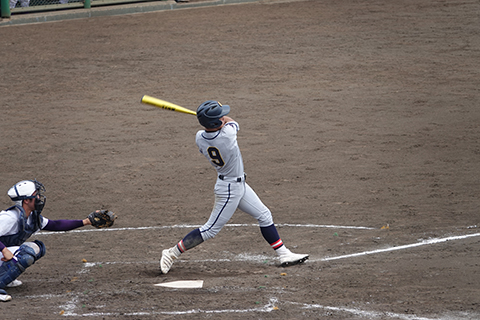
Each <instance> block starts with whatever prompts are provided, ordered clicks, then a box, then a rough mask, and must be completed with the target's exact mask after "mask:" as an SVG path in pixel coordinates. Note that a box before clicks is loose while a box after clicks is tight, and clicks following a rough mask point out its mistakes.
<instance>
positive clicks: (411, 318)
mask: <svg viewBox="0 0 480 320" xmlns="http://www.w3.org/2000/svg"><path fill="white" fill-rule="evenodd" d="M76 302H78V299H77V298H73V299H72V300H71V301H69V302H68V303H67V304H66V305H64V307H65V309H64V310H63V311H64V313H63V316H67V317H68V316H71V317H101V316H120V315H121V316H156V315H190V314H222V313H225V314H228V313H270V312H274V311H276V310H280V308H281V307H278V305H279V304H284V305H287V304H291V305H297V306H300V308H302V309H310V310H311V309H323V310H326V311H330V312H335V313H347V314H352V315H356V316H361V317H365V318H367V319H375V318H382V319H385V317H387V318H391V319H402V320H451V319H452V318H451V317H441V318H438V317H435V318H427V317H420V316H416V315H406V314H400V313H394V312H378V311H368V310H362V309H359V308H348V307H331V306H324V305H319V304H306V303H300V302H290V301H282V302H281V303H279V301H278V299H277V298H270V301H269V302H268V303H267V304H266V305H264V306H262V307H258V308H248V309H223V310H204V309H190V310H184V311H151V312H145V311H143V312H90V313H82V314H79V313H76V312H74V309H75V307H74V305H75V303H76Z"/></svg>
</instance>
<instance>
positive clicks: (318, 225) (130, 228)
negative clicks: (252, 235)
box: [36, 223, 379, 235]
mask: <svg viewBox="0 0 480 320" xmlns="http://www.w3.org/2000/svg"><path fill="white" fill-rule="evenodd" d="M275 225H276V226H277V227H294V228H333V229H357V230H375V229H379V228H372V227H356V226H336V225H325V224H291V223H278V224H275ZM201 226H202V225H187V224H176V225H173V226H153V227H127V228H108V229H80V230H70V231H50V232H49V231H42V232H39V233H38V234H36V235H50V234H60V233H84V232H112V231H140V230H160V229H185V228H188V229H195V228H200V227H201ZM225 227H231V228H239V227H257V228H258V224H226V225H225Z"/></svg>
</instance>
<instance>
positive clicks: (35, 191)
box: [8, 180, 47, 214]
mask: <svg viewBox="0 0 480 320" xmlns="http://www.w3.org/2000/svg"><path fill="white" fill-rule="evenodd" d="M44 192H45V186H44V185H43V184H42V183H40V182H38V181H37V180H23V181H20V182H18V183H17V184H15V185H14V186H13V187H11V188H10V190H8V196H9V197H10V199H12V201H15V202H17V201H20V202H22V201H23V200H26V199H35V211H36V212H37V213H38V214H40V213H41V212H42V210H43V207H45V202H46V201H47V197H46V196H45V195H44Z"/></svg>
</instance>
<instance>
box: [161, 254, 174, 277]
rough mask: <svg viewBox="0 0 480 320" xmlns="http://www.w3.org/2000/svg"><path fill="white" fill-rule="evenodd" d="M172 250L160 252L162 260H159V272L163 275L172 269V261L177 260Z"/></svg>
mask: <svg viewBox="0 0 480 320" xmlns="http://www.w3.org/2000/svg"><path fill="white" fill-rule="evenodd" d="M171 250H172V249H165V250H163V251H162V258H161V259H160V270H162V273H163V274H167V273H168V271H170V268H171V267H172V264H173V261H174V260H175V259H177V257H176V256H175V254H174V253H173V252H172V251H171Z"/></svg>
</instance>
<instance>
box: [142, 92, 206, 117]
mask: <svg viewBox="0 0 480 320" xmlns="http://www.w3.org/2000/svg"><path fill="white" fill-rule="evenodd" d="M141 102H142V103H145V104H150V105H152V106H155V107H158V108H162V109H166V110H172V111H176V112H182V113H187V114H193V115H196V114H197V113H196V112H195V111H193V110H190V109H187V108H184V107H181V106H179V105H176V104H174V103H171V102H168V101H165V100H161V99H157V98H154V97H151V96H147V95H144V96H143V97H142V101H141Z"/></svg>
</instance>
